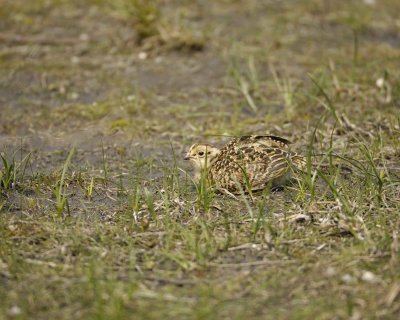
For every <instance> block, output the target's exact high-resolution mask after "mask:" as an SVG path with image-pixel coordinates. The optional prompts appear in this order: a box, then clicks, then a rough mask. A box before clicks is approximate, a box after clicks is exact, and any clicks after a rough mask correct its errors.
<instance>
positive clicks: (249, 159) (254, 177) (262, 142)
mask: <svg viewBox="0 0 400 320" xmlns="http://www.w3.org/2000/svg"><path fill="white" fill-rule="evenodd" d="M289 143H290V142H289V141H288V140H286V139H283V138H280V137H276V136H244V137H240V138H237V139H234V140H232V141H230V142H229V143H228V144H227V145H226V146H225V147H224V148H222V149H221V152H220V153H219V154H218V155H217V157H216V159H215V160H214V161H213V162H212V165H211V166H210V167H209V168H208V176H209V179H210V181H211V182H212V183H213V184H214V185H215V186H216V187H217V188H220V189H226V190H228V191H230V192H236V191H238V184H239V185H241V187H242V188H243V189H246V187H245V186H248V185H249V186H250V188H251V190H252V191H256V190H262V189H264V188H265V187H266V186H267V185H268V184H269V183H270V182H272V181H273V180H275V179H277V178H279V177H282V176H284V175H285V174H286V173H287V172H288V170H289V169H290V163H293V165H294V166H295V167H300V168H301V167H304V165H305V160H304V158H303V157H301V156H299V155H297V154H295V153H293V152H291V151H290V150H289V147H288V145H289Z"/></svg>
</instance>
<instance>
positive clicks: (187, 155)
mask: <svg viewBox="0 0 400 320" xmlns="http://www.w3.org/2000/svg"><path fill="white" fill-rule="evenodd" d="M190 159H191V156H190V155H189V154H186V156H185V157H184V158H183V160H190Z"/></svg>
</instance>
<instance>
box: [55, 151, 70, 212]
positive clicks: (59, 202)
mask: <svg viewBox="0 0 400 320" xmlns="http://www.w3.org/2000/svg"><path fill="white" fill-rule="evenodd" d="M74 152H75V147H73V148H72V149H71V150H70V152H69V154H68V156H67V159H66V160H65V163H64V166H63V169H62V172H61V176H60V178H59V179H58V180H57V182H56V184H55V186H54V195H55V197H56V210H57V215H58V216H59V217H62V215H63V213H64V209H65V208H67V212H68V214H70V209H69V204H68V198H67V194H66V191H67V183H66V181H65V178H66V176H65V175H66V173H67V170H68V167H69V165H70V163H71V159H72V156H73V155H74Z"/></svg>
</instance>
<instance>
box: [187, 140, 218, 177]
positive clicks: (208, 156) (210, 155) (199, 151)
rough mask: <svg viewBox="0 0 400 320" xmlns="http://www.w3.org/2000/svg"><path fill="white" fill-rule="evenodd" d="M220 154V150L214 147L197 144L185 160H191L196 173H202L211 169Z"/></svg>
mask: <svg viewBox="0 0 400 320" xmlns="http://www.w3.org/2000/svg"><path fill="white" fill-rule="evenodd" d="M219 153H220V150H219V149H218V148H216V147H214V146H212V145H209V144H197V143H196V144H194V145H192V146H191V147H190V149H189V151H188V152H187V154H186V156H185V158H184V159H185V160H190V162H191V163H192V164H193V166H194V167H195V169H196V171H200V170H202V169H204V168H209V167H210V166H211V165H212V163H213V162H214V161H215V159H216V157H217V155H218V154H219Z"/></svg>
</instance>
